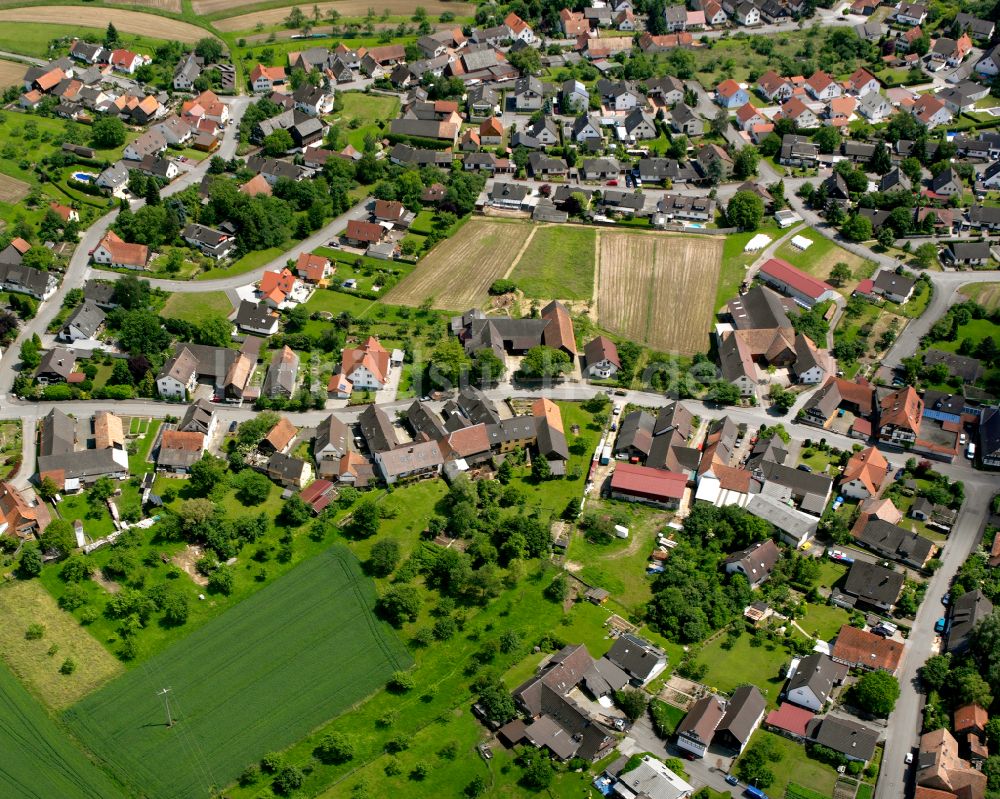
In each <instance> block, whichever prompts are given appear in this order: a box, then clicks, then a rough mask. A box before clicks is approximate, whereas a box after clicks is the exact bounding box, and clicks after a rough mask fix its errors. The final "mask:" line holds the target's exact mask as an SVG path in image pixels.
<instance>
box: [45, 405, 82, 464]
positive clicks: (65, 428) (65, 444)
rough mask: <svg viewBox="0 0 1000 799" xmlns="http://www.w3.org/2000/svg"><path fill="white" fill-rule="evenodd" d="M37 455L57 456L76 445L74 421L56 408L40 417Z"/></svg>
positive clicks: (70, 450)
mask: <svg viewBox="0 0 1000 799" xmlns="http://www.w3.org/2000/svg"><path fill="white" fill-rule="evenodd" d="M41 428H42V429H41V436H40V444H39V447H38V454H39V456H48V455H51V456H59V455H65V454H66V453H69V452H72V451H73V447H74V446H76V422H74V421H73V420H72V419H70V418H69V417H68V416H67V415H66V414H65V413H63V412H62V411H60V410H59V409H58V408H53V409H52V410H51V411H49V412H48V413H47V414H46V415H45V417H44V418H43V419H42V424H41Z"/></svg>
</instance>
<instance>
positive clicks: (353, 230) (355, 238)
mask: <svg viewBox="0 0 1000 799" xmlns="http://www.w3.org/2000/svg"><path fill="white" fill-rule="evenodd" d="M343 235H344V239H345V241H347V243H348V244H350V245H352V246H354V247H362V248H365V247H368V246H369V245H371V244H378V243H379V242H380V241H382V237H383V236H384V235H385V228H384V227H382V226H381V225H379V224H376V223H375V222H366V221H364V220H362V219H351V220H348V222H347V229H346V230H345V231H344V234H343Z"/></svg>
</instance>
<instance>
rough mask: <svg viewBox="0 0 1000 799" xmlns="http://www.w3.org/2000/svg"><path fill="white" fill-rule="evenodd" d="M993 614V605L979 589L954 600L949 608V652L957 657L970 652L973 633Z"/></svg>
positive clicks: (967, 592)
mask: <svg viewBox="0 0 1000 799" xmlns="http://www.w3.org/2000/svg"><path fill="white" fill-rule="evenodd" d="M992 613H993V603H992V602H990V600H989V599H987V598H986V595H985V594H984V593H983V592H982V590H981V589H979V588H975V589H973V590H972V591H966V592H965V593H964V594H962V595H961V596H960V597H958V598H957V599H954V600H953V601H952V602H951V604H950V605H949V606H948V626H947V638H948V646H947V650H948V651H949V652H951V653H952V654H956V655H958V654H962V653H964V652H966V651H968V649H969V641H970V639H971V637H972V631H973V630H974V629H975V627H976V625H977V624H979V622H981V621H982V620H983V619H985V618H986V617H987V616H989V615H990V614H992Z"/></svg>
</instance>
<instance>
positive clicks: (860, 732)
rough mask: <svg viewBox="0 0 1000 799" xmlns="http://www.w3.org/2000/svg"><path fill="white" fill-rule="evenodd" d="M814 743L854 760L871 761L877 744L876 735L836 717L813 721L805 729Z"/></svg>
mask: <svg viewBox="0 0 1000 799" xmlns="http://www.w3.org/2000/svg"><path fill="white" fill-rule="evenodd" d="M806 735H808V736H809V737H810V738H811V739H812V740H814V741H816V743H818V744H821V745H823V746H826V747H828V748H829V749H832V750H833V751H835V752H840V753H841V754H843V755H847V756H848V757H852V758H854V759H856V760H871V758H872V756H873V755H874V754H875V745H876V744H877V743H878V733H877V732H875V731H874V730H871V729H869V728H868V727H866V726H864V725H863V724H858V723H857V722H856V721H850V720H848V719H842V718H839V717H837V716H826V717H825V718H819V719H813V720H812V721H810V722H809V724H808V725H807V727H806Z"/></svg>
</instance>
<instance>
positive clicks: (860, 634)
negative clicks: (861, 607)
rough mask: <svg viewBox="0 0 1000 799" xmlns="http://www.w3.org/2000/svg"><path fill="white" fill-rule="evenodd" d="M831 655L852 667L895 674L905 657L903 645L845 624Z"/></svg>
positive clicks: (838, 634)
mask: <svg viewBox="0 0 1000 799" xmlns="http://www.w3.org/2000/svg"><path fill="white" fill-rule="evenodd" d="M831 655H832V657H833V659H834V660H839V661H840V662H842V663H846V664H848V665H850V666H864V667H865V668H869V669H884V670H885V671H888V672H894V671H896V669H897V667H898V666H899V661H900V659H901V658H902V657H903V644H902V643H900V642H899V641H893V640H892V639H891V638H883V637H882V636H881V635H875V633H869V632H865V631H864V630H859V629H858V628H857V627H851V626H850V625H847V624H845V625H844V626H843V627H841V628H840V632H838V633H837V640H836V642H835V643H834V645H833V651H832V652H831Z"/></svg>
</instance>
